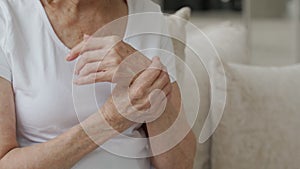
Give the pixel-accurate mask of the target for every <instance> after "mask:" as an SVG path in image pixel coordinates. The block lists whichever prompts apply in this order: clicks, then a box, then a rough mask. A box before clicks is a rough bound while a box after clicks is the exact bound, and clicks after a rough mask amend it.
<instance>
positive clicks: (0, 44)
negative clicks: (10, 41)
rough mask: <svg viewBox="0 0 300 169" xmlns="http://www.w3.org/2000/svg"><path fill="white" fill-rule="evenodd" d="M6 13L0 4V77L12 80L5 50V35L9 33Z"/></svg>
mask: <svg viewBox="0 0 300 169" xmlns="http://www.w3.org/2000/svg"><path fill="white" fill-rule="evenodd" d="M5 19H6V18H5V15H4V14H3V10H2V8H1V4H0V33H1V34H0V77H2V78H4V79H6V80H8V81H12V75H11V68H10V65H9V64H8V60H7V55H6V53H5V50H4V45H5V40H6V39H5V35H6V34H7V30H6V26H7V23H6V22H5Z"/></svg>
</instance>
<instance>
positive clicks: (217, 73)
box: [167, 8, 300, 169]
mask: <svg viewBox="0 0 300 169" xmlns="http://www.w3.org/2000/svg"><path fill="white" fill-rule="evenodd" d="M189 17H190V10H189V9H188V8H183V9H181V10H179V11H178V12H177V13H176V14H174V15H171V16H168V18H167V19H168V21H169V25H170V34H171V35H172V37H176V38H174V39H173V44H174V49H175V54H176V55H177V56H178V58H179V59H178V60H179V63H178V65H177V76H178V83H179V85H180V88H181V92H182V96H183V98H182V99H183V105H184V106H185V112H186V114H187V116H188V119H189V117H190V119H192V124H191V125H192V126H193V131H194V133H195V134H196V135H197V137H199V135H200V133H201V130H202V127H203V124H204V122H205V121H207V120H209V121H211V123H210V124H217V128H216V130H214V129H213V127H212V130H213V133H212V135H211V136H210V137H209V139H208V140H205V141H204V142H201V143H200V142H199V143H198V145H197V155H196V157H195V165H194V168H195V169H254V168H255V169H297V168H299V166H300V162H299V160H298V159H299V157H300V141H299V140H300V136H299V135H298V129H299V128H300V90H297V88H298V87H299V86H300V78H298V77H299V75H300V65H291V66H286V67H258V66H253V65H250V64H249V59H248V58H249V57H248V56H247V52H246V51H247V42H246V33H245V32H246V29H245V28H244V27H243V26H240V25H233V24H231V23H230V22H226V23H221V24H219V25H212V26H208V27H206V28H204V29H202V30H201V31H202V32H203V34H201V33H199V32H198V33H197V31H196V32H194V31H192V30H191V29H190V27H191V26H188V27H187V26H186V25H188V24H189V23H188V21H187V20H188V19H189ZM180 18H183V19H180ZM191 44H192V45H191ZM190 46H193V48H194V50H193V49H191V48H190ZM212 46H213V47H212ZM208 48H211V49H208ZM195 50H198V54H195ZM213 51H216V52H215V53H214V52H213ZM216 56H217V57H216ZM199 57H200V59H201V57H203V58H209V57H211V58H212V59H210V60H209V61H206V62H205V64H203V63H201V61H200V59H199ZM203 58H202V59H203ZM215 58H219V60H218V59H215ZM204 60H205V59H204ZM182 61H184V63H185V66H182ZM191 72H192V75H191ZM208 72H213V73H212V74H211V75H210V76H208ZM223 76H224V77H225V78H226V85H219V86H218V84H215V85H216V86H217V87H215V88H214V92H212V90H211V89H212V88H213V86H212V83H211V82H212V81H211V79H213V78H219V77H223ZM190 77H193V78H194V79H195V81H196V82H197V89H193V90H194V91H199V93H200V95H199V98H200V99H199V100H200V103H198V104H199V109H197V113H198V116H197V118H196V119H195V116H194V113H192V111H193V110H194V108H191V107H193V106H194V104H197V103H196V102H195V98H194V97H195V96H196V95H195V96H192V95H193V94H192V93H191V91H190V90H191V88H193V86H191V83H190V81H187V80H189V79H191V78H190ZM218 92H219V93H222V92H223V93H226V99H224V100H217V101H219V102H220V103H224V105H223V104H217V105H214V107H211V99H212V97H213V96H214V95H215V93H218ZM184 93H191V95H186V94H184ZM194 93H197V92H194ZM196 101H198V100H197V99H196ZM222 106H224V107H222ZM211 109H218V110H223V111H222V116H221V118H220V120H219V119H218V117H216V116H214V115H213V116H211V117H212V118H210V119H207V117H208V114H209V113H211V111H210V110H211ZM193 118H194V120H195V122H194V121H193ZM193 122H194V123H193Z"/></svg>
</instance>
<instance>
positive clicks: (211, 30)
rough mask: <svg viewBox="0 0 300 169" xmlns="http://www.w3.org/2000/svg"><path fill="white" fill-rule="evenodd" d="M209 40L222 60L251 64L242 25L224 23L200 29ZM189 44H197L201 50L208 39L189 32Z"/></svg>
mask: <svg viewBox="0 0 300 169" xmlns="http://www.w3.org/2000/svg"><path fill="white" fill-rule="evenodd" d="M200 30H201V31H203V33H205V35H206V36H207V38H209V40H210V41H211V42H212V43H213V45H214V46H215V47H216V50H217V51H218V53H219V55H220V58H221V59H222V60H224V61H226V62H232V63H243V64H248V63H249V57H248V56H247V50H248V48H247V37H246V35H247V34H246V29H245V27H244V26H242V25H240V24H234V23H231V22H223V23H220V24H216V25H210V26H207V27H205V28H203V29H200ZM187 39H188V41H189V43H193V44H197V45H198V48H201V46H203V45H204V44H206V43H207V39H205V37H204V36H202V35H201V34H199V33H195V32H188V33H187Z"/></svg>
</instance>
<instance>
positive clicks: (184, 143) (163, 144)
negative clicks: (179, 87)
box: [147, 94, 196, 169]
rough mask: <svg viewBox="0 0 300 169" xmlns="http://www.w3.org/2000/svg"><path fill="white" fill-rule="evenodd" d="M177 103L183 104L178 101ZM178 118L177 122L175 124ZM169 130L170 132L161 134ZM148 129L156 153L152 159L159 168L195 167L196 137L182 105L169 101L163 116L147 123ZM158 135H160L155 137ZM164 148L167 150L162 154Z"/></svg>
mask: <svg viewBox="0 0 300 169" xmlns="http://www.w3.org/2000/svg"><path fill="white" fill-rule="evenodd" d="M175 95H176V94H175ZM176 105H181V104H178V103H177V104H176ZM179 110H180V111H179ZM176 119H177V122H176V124H175V125H173V124H174V122H175V120H176ZM172 125H173V126H172ZM171 126H172V127H171ZM167 130H168V131H169V132H168V133H165V134H164V135H159V134H161V133H163V132H164V131H167ZM147 131H148V135H149V140H150V146H151V150H152V152H153V154H154V156H153V157H152V159H151V160H152V164H153V165H154V166H155V167H156V168H157V169H189V168H193V162H194V157H195V151H196V139H195V136H194V134H193V132H192V131H191V129H190V126H189V124H188V122H187V120H186V117H185V114H184V112H183V110H182V109H181V108H180V107H177V106H173V104H172V103H171V102H169V103H168V104H167V107H166V110H165V112H164V113H163V114H162V116H161V117H159V118H158V119H156V120H155V121H153V122H151V123H147ZM157 135H159V136H158V137H156V138H154V137H153V136H157ZM152 138H153V139H152ZM162 150H165V151H164V152H163V153H162V154H161V151H162ZM167 150H168V151H167Z"/></svg>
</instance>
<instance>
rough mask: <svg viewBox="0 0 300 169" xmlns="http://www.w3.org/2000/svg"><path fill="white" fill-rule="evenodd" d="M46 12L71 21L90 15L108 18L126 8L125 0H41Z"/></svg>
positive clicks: (103, 18)
mask: <svg viewBox="0 0 300 169" xmlns="http://www.w3.org/2000/svg"><path fill="white" fill-rule="evenodd" d="M41 1H42V4H43V5H44V8H45V9H46V11H47V12H51V13H53V14H56V15H57V16H60V17H63V18H61V20H63V21H64V22H66V23H68V22H70V23H72V22H77V21H79V20H81V19H87V18H89V17H91V16H93V18H95V17H101V18H102V20H104V21H105V20H109V19H111V18H115V16H118V17H120V16H119V15H120V13H121V14H124V10H127V5H126V0H41Z"/></svg>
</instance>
